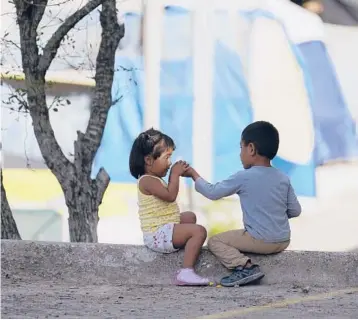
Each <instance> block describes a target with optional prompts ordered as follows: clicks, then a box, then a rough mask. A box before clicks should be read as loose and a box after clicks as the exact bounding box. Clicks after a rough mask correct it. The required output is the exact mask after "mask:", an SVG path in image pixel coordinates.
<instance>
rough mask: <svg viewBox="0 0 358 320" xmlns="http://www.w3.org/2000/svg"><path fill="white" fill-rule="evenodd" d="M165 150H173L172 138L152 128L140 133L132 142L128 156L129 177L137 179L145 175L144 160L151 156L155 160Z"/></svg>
mask: <svg viewBox="0 0 358 320" xmlns="http://www.w3.org/2000/svg"><path fill="white" fill-rule="evenodd" d="M167 148H171V149H173V150H175V144H174V141H173V139H172V138H170V137H169V136H167V135H166V134H164V133H162V132H160V131H159V130H155V129H153V128H151V129H149V130H147V131H144V132H142V133H141V134H140V135H139V136H138V137H137V138H136V139H135V140H134V142H133V146H132V150H131V153H130V156H129V170H130V172H131V175H132V176H133V177H134V178H136V179H138V178H139V177H140V176H142V175H143V174H144V173H145V161H144V158H145V157H146V156H148V155H151V156H152V157H153V159H154V160H155V159H157V158H159V157H160V155H161V154H162V153H163V151H165V150H166V149H167Z"/></svg>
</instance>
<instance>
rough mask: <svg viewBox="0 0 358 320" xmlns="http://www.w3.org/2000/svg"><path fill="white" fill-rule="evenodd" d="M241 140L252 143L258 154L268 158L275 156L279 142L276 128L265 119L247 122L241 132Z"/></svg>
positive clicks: (246, 143)
mask: <svg viewBox="0 0 358 320" xmlns="http://www.w3.org/2000/svg"><path fill="white" fill-rule="evenodd" d="M241 140H242V141H243V142H244V143H245V145H248V144H249V143H252V144H253V145H254V146H255V148H256V152H257V153H258V154H259V155H260V156H263V157H266V158H268V159H270V160H272V159H273V158H274V157H275V156H276V154H277V151H278V146H279V143H280V138H279V134H278V131H277V129H276V128H275V127H274V125H272V124H271V123H269V122H266V121H256V122H253V123H251V124H249V125H248V126H247V127H246V128H245V129H244V131H243V132H242V135H241Z"/></svg>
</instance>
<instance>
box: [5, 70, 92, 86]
mask: <svg viewBox="0 0 358 320" xmlns="http://www.w3.org/2000/svg"><path fill="white" fill-rule="evenodd" d="M72 76H73V74H71V77H72ZM71 77H69V78H65V77H56V76H46V82H53V83H57V84H70V85H74V86H83V87H94V86H95V85H96V83H95V81H94V80H92V79H88V78H85V77H83V76H80V75H78V78H77V77H76V79H72V78H71ZM81 78H82V79H81ZM1 79H4V80H15V81H24V80H25V75H24V74H23V73H1Z"/></svg>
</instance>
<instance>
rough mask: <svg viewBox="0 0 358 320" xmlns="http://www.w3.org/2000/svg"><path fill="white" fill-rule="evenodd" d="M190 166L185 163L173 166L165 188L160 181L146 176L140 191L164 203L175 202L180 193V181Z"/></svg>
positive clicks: (140, 185) (141, 181)
mask: <svg viewBox="0 0 358 320" xmlns="http://www.w3.org/2000/svg"><path fill="white" fill-rule="evenodd" d="M187 167H188V165H187V164H186V163H185V162H177V163H176V164H174V165H173V167H172V169H171V171H170V175H169V183H168V186H165V185H164V184H163V183H162V182H161V181H160V180H159V179H157V178H154V177H151V176H145V177H143V178H142V179H141V180H140V181H139V189H140V191H141V192H143V193H144V194H147V195H153V196H155V197H157V198H159V199H161V200H163V201H167V202H174V201H175V200H176V198H177V196H178V192H179V179H180V176H181V175H182V174H183V172H185V170H186V169H187Z"/></svg>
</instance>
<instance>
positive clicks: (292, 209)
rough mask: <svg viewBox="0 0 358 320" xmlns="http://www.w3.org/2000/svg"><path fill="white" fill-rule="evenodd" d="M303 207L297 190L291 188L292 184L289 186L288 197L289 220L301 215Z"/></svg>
mask: <svg viewBox="0 0 358 320" xmlns="http://www.w3.org/2000/svg"><path fill="white" fill-rule="evenodd" d="M301 211H302V209H301V205H300V203H299V202H298V200H297V197H296V194H295V190H293V187H292V186H291V183H290V184H289V186H288V195H287V215H288V218H295V217H298V216H299V215H300V214H301Z"/></svg>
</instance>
